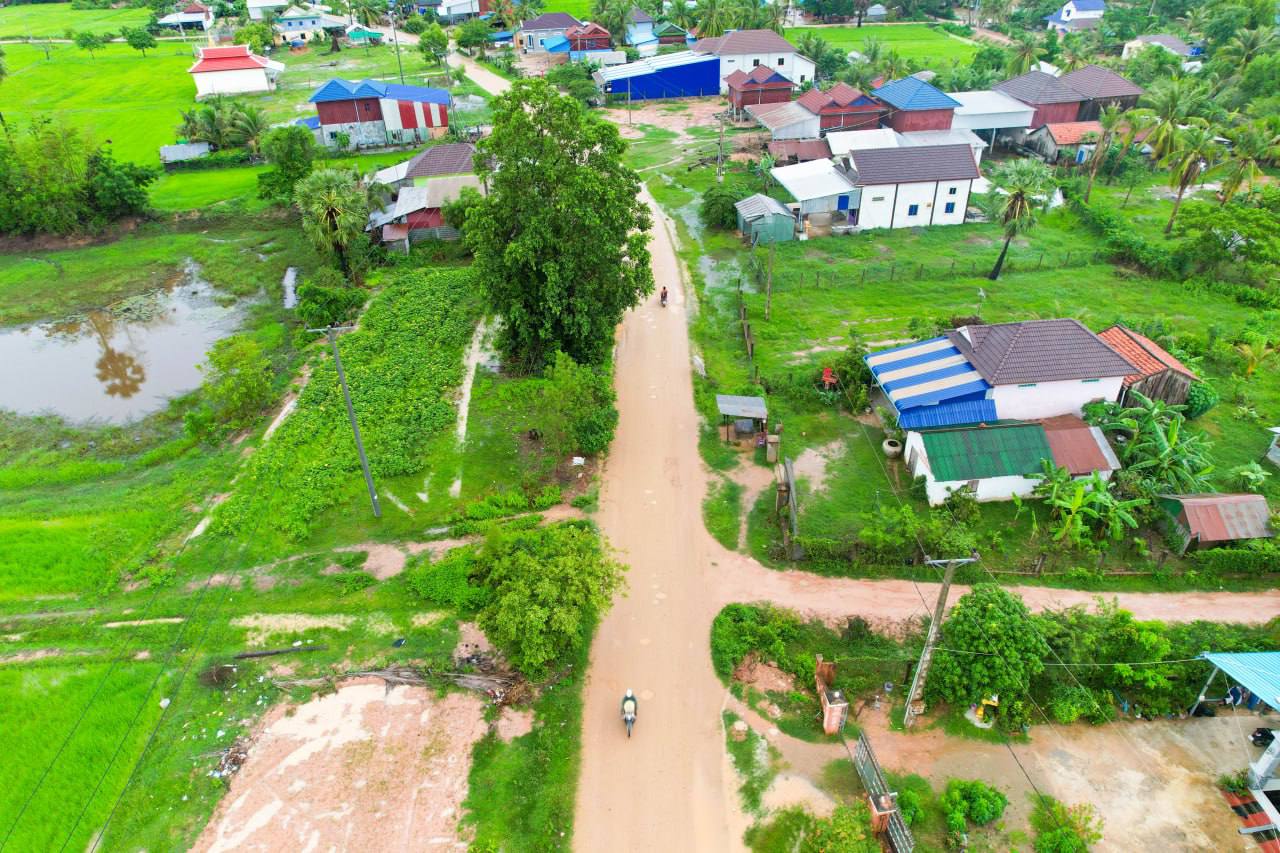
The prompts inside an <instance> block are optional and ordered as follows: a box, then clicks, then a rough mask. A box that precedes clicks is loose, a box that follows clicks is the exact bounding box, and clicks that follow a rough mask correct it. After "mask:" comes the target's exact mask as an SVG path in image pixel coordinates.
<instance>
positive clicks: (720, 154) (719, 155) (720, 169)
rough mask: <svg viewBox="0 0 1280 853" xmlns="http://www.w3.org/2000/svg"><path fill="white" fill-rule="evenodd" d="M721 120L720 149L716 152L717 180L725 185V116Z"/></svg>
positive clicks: (720, 117) (721, 116)
mask: <svg viewBox="0 0 1280 853" xmlns="http://www.w3.org/2000/svg"><path fill="white" fill-rule="evenodd" d="M718 118H719V119H720V147H719V148H718V149H717V151H716V180H717V181H719V182H721V183H724V115H723V114H721V115H720V116H718Z"/></svg>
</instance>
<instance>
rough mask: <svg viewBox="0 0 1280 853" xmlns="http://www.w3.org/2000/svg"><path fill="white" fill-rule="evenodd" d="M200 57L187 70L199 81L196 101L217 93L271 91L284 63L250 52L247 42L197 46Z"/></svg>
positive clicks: (232, 93)
mask: <svg viewBox="0 0 1280 853" xmlns="http://www.w3.org/2000/svg"><path fill="white" fill-rule="evenodd" d="M196 50H198V51H199V56H200V58H199V59H198V60H196V63H195V64H194V65H192V66H191V67H190V68H188V69H187V73H189V74H190V75H191V79H192V80H194V81H195V84H196V100H199V99H201V98H208V97H212V96H214V95H240V94H243V93H245V92H270V91H271V90H272V89H274V88H275V85H276V79H277V78H278V77H279V76H280V74H281V72H283V71H284V63H282V62H274V61H272V60H270V59H266V58H264V57H261V56H257V55H255V54H252V53H250V52H249V46H248V45H244V44H236V45H230V46H228V47H197V48H196Z"/></svg>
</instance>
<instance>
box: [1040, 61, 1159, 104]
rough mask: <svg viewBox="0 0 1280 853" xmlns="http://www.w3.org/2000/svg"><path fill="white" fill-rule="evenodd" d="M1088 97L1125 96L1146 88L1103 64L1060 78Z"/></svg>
mask: <svg viewBox="0 0 1280 853" xmlns="http://www.w3.org/2000/svg"><path fill="white" fill-rule="evenodd" d="M1058 79H1059V80H1061V81H1062V83H1063V84H1064V85H1065V86H1068V87H1070V88H1072V89H1075V90H1076V91H1077V92H1079V93H1080V94H1082V95H1084V96H1085V97H1087V98H1124V97H1128V96H1131V95H1143V94H1146V91H1147V90H1146V89H1144V88H1142V87H1141V86H1139V85H1138V84H1137V83H1133V82H1131V81H1129V80H1126V79H1125V78H1124V77H1121V76H1120V75H1119V74H1117V73H1116V72H1114V71H1111V70H1110V69H1107V68H1103V67H1102V66H1101V65H1086V66H1085V67H1084V68H1080V69H1078V70H1076V71H1070V72H1068V73H1066V74H1063V75H1062V76H1061V77H1059V78H1058Z"/></svg>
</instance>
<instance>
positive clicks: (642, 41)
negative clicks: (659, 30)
mask: <svg viewBox="0 0 1280 853" xmlns="http://www.w3.org/2000/svg"><path fill="white" fill-rule="evenodd" d="M653 24H654V21H653V16H652V15H650V14H649V13H648V12H646V11H644V10H643V9H641V8H640V7H638V6H636V7H633V8H632V9H631V12H630V13H629V14H628V15H627V31H626V34H625V35H624V37H623V40H624V41H625V42H626V43H627V44H628V45H630V46H631V47H634V48H635V49H636V50H637V51H639V52H640V55H641V56H653V55H654V54H655V53H657V52H658V36H657V34H656V33H654V31H653Z"/></svg>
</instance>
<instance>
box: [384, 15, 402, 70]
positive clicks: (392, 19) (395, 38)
mask: <svg viewBox="0 0 1280 853" xmlns="http://www.w3.org/2000/svg"><path fill="white" fill-rule="evenodd" d="M387 20H388V21H390V22H391V40H392V41H393V42H395V44H396V67H397V68H399V69H400V85H401V86H403V85H404V64H403V63H402V62H401V61H400V37H399V36H398V35H396V13H395V8H394V7H393V8H392V10H391V13H390V14H388V15H387Z"/></svg>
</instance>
